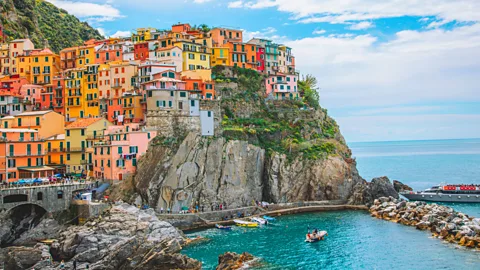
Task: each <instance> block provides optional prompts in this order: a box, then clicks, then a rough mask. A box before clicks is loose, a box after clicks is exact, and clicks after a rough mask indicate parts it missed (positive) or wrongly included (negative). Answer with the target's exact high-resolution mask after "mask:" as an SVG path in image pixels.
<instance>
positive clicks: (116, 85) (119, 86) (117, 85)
mask: <svg viewBox="0 0 480 270" xmlns="http://www.w3.org/2000/svg"><path fill="white" fill-rule="evenodd" d="M111 87H112V88H121V87H122V85H121V84H117V83H116V84H112V86H111Z"/></svg>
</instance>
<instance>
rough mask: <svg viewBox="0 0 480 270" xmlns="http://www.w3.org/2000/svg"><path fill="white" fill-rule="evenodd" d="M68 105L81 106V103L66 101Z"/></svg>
mask: <svg viewBox="0 0 480 270" xmlns="http://www.w3.org/2000/svg"><path fill="white" fill-rule="evenodd" d="M68 106H70V107H79V106H82V104H80V103H73V102H69V103H68Z"/></svg>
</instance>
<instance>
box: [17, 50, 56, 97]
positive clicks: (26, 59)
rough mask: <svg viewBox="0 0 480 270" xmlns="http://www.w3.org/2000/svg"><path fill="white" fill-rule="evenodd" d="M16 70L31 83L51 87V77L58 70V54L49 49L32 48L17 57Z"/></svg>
mask: <svg viewBox="0 0 480 270" xmlns="http://www.w3.org/2000/svg"><path fill="white" fill-rule="evenodd" d="M17 62H18V64H17V70H18V74H19V75H20V76H21V77H25V78H27V80H28V81H29V82H30V83H32V84H37V85H42V86H44V88H45V89H47V87H49V88H51V87H52V81H53V77H54V76H56V75H57V74H58V72H59V71H60V56H58V54H55V53H53V52H52V51H51V50H50V49H43V50H33V51H31V52H28V53H26V54H23V55H20V56H18V57H17Z"/></svg>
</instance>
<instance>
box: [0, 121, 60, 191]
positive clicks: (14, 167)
mask: <svg viewBox="0 0 480 270" xmlns="http://www.w3.org/2000/svg"><path fill="white" fill-rule="evenodd" d="M0 134H1V139H0V140H1V141H0V144H2V145H1V146H0V167H1V169H0V180H1V181H2V182H4V181H8V182H12V181H16V180H19V179H26V178H28V179H31V178H38V177H40V178H42V177H48V176H51V175H53V174H54V172H55V169H54V168H52V167H48V166H45V165H44V158H45V148H44V142H45V141H44V139H42V138H41V137H40V136H39V132H38V131H36V130H34V129H27V128H19V129H16V128H6V129H5V128H2V129H0ZM7 172H8V177H7Z"/></svg>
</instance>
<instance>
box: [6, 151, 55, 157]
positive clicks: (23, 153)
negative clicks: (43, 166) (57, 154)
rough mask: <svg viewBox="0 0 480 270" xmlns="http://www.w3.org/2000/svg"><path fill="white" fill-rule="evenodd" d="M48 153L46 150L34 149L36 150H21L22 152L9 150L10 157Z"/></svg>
mask: <svg viewBox="0 0 480 270" xmlns="http://www.w3.org/2000/svg"><path fill="white" fill-rule="evenodd" d="M46 154H47V152H46V151H34V152H31V151H30V152H29V151H27V152H20V153H18V152H17V153H13V152H9V155H8V157H35V156H44V155H46Z"/></svg>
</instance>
